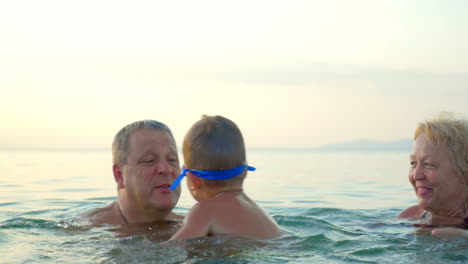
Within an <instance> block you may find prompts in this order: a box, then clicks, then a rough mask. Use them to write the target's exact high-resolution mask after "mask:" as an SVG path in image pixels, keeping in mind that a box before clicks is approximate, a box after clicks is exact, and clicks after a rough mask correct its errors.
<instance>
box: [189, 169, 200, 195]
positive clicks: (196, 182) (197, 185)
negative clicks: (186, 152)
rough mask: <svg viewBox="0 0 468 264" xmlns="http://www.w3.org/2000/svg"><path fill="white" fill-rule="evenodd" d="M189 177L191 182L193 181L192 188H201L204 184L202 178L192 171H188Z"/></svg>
mask: <svg viewBox="0 0 468 264" xmlns="http://www.w3.org/2000/svg"><path fill="white" fill-rule="evenodd" d="M187 177H188V178H189V179H190V182H191V183H192V186H191V188H192V189H193V190H198V189H200V188H201V186H202V184H203V183H202V179H200V178H199V177H197V176H195V175H194V174H193V173H191V172H190V171H189V172H187Z"/></svg>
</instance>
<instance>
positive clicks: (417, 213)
mask: <svg viewBox="0 0 468 264" xmlns="http://www.w3.org/2000/svg"><path fill="white" fill-rule="evenodd" d="M424 212H425V210H424V209H422V208H421V207H420V206H419V205H415V206H411V207H408V208H406V209H405V210H403V211H401V212H400V213H399V214H398V215H397V218H421V216H422V215H423V214H424Z"/></svg>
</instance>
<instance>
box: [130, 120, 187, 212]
mask: <svg viewBox="0 0 468 264" xmlns="http://www.w3.org/2000/svg"><path fill="white" fill-rule="evenodd" d="M179 174H180V167H179V159H178V155H177V149H176V145H175V142H174V141H173V140H172V138H171V136H170V135H169V134H168V133H166V132H164V131H157V130H151V129H141V130H138V131H135V132H134V133H133V134H132V135H131V136H130V140H129V153H128V157H127V163H126V164H125V165H123V166H122V176H123V184H124V188H125V191H126V193H127V197H128V199H129V202H130V203H133V204H134V206H135V207H137V208H138V209H140V210H154V209H161V210H168V209H169V210H171V209H172V208H174V207H175V205H176V204H177V201H178V200H179V197H180V187H178V188H177V189H176V190H174V191H171V190H169V187H170V185H171V183H172V182H173V181H174V180H175V178H176V177H177V176H178V175H179Z"/></svg>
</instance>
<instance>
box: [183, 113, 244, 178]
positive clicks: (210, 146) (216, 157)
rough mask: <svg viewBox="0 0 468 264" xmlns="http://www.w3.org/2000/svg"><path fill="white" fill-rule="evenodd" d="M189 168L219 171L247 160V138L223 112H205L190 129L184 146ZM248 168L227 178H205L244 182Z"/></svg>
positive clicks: (185, 159)
mask: <svg viewBox="0 0 468 264" xmlns="http://www.w3.org/2000/svg"><path fill="white" fill-rule="evenodd" d="M182 151H183V154H184V161H185V166H186V167H187V168H188V169H194V170H207V171H218V170H227V169H233V168H235V167H238V166H241V165H243V164H245V162H246V155H245V147H244V139H243V137H242V133H241V131H240V130H239V128H238V127H237V125H236V124H235V123H234V122H232V121H231V120H229V119H227V118H225V117H222V116H206V115H203V116H202V118H201V120H199V121H198V122H196V123H195V124H194V125H193V126H192V127H191V128H190V130H189V131H188V132H187V134H186V135H185V138H184V144H183V147H182ZM245 175H246V171H244V172H243V173H242V174H241V175H238V176H236V177H233V178H230V179H227V180H207V179H202V180H203V181H204V182H205V184H206V185H207V186H210V187H215V186H216V187H219V186H225V185H231V184H241V183H242V182H243V180H244V178H245Z"/></svg>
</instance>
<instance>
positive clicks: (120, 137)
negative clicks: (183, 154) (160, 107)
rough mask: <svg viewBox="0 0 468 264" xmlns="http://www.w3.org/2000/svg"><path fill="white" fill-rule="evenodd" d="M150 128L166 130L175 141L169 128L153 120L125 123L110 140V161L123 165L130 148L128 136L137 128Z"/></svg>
mask: <svg viewBox="0 0 468 264" xmlns="http://www.w3.org/2000/svg"><path fill="white" fill-rule="evenodd" d="M141 129H150V130H155V131H163V132H166V133H167V134H168V135H169V136H171V138H172V140H173V141H174V143H175V140H174V136H173V135H172V132H171V130H170V129H169V127H168V126H166V125H165V124H163V123H161V122H158V121H155V120H149V119H147V120H141V121H136V122H133V123H131V124H128V125H126V126H125V127H123V128H122V129H120V130H119V132H118V133H117V134H116V135H115V137H114V141H113V142H112V162H113V164H118V165H125V164H126V163H127V157H128V153H129V150H130V136H131V135H132V134H133V133H135V132H136V131H138V130H141Z"/></svg>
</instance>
